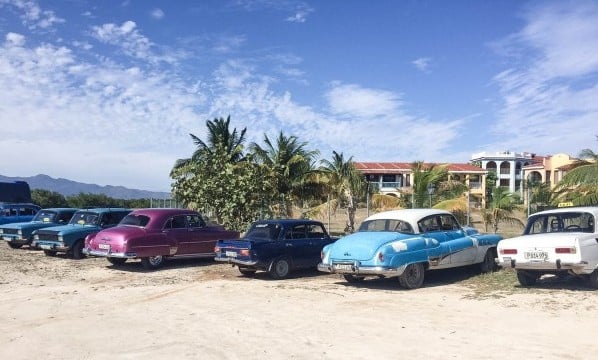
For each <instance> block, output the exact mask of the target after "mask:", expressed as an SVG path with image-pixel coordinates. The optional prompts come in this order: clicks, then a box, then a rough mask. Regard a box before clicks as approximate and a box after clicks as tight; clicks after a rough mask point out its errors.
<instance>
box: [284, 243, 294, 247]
mask: <svg viewBox="0 0 598 360" xmlns="http://www.w3.org/2000/svg"><path fill="white" fill-rule="evenodd" d="M285 246H286V247H292V246H293V244H289V243H286V244H285Z"/></svg>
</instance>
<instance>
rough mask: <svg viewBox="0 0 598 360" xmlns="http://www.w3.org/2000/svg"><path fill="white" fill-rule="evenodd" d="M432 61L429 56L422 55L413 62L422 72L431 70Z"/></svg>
mask: <svg viewBox="0 0 598 360" xmlns="http://www.w3.org/2000/svg"><path fill="white" fill-rule="evenodd" d="M430 61H432V59H431V58H429V57H421V58H419V59H415V60H413V61H412V62H411V63H412V64H413V65H415V67H416V68H417V70H419V71H422V72H429V71H430Z"/></svg>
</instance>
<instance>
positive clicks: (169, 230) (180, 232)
mask: <svg viewBox="0 0 598 360" xmlns="http://www.w3.org/2000/svg"><path fill="white" fill-rule="evenodd" d="M162 232H163V233H164V234H165V235H166V236H165V237H164V241H165V244H156V245H157V246H159V247H162V246H164V245H166V246H168V247H169V249H170V251H169V252H170V254H169V255H180V254H188V253H189V251H190V247H191V240H190V237H189V229H188V228H187V219H186V216H185V215H175V216H172V217H170V218H169V219H168V220H167V221H166V224H165V225H164V230H162Z"/></svg>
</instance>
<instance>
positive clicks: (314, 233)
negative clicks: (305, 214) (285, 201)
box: [307, 224, 326, 238]
mask: <svg viewBox="0 0 598 360" xmlns="http://www.w3.org/2000/svg"><path fill="white" fill-rule="evenodd" d="M325 236H326V232H325V231H324V229H323V228H322V227H321V226H320V225H313V224H312V225H307V237H308V238H323V237H325Z"/></svg>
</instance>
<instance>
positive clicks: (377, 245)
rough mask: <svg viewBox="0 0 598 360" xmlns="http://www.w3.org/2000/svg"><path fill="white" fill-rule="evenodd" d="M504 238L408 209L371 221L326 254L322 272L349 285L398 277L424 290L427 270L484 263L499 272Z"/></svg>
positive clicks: (444, 214)
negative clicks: (499, 250)
mask: <svg viewBox="0 0 598 360" xmlns="http://www.w3.org/2000/svg"><path fill="white" fill-rule="evenodd" d="M501 239H502V237H501V236H499V235H494V234H480V233H478V231H477V230H476V229H474V228H470V227H461V225H459V223H458V222H457V219H455V217H454V216H453V215H452V214H451V213H450V212H448V211H444V210H434V209H406V210H393V211H386V212H381V213H378V214H375V215H372V216H370V217H368V218H367V219H365V220H364V221H363V223H362V224H361V226H360V227H359V231H358V232H356V233H354V234H351V235H347V236H345V237H342V238H340V239H339V240H338V241H336V242H335V243H334V244H331V245H329V246H326V247H325V248H324V249H323V251H322V262H321V263H320V264H318V270H320V271H324V272H329V273H338V274H342V275H343V276H344V278H345V280H347V281H348V282H355V281H360V280H363V279H364V278H365V277H368V276H377V277H398V278H399V283H400V284H401V286H403V287H405V288H407V289H415V288H418V287H420V286H422V284H423V282H424V272H425V271H426V270H435V269H446V268H452V267H459V266H467V265H473V264H480V268H481V270H482V271H483V272H488V271H492V270H494V269H495V268H496V265H495V263H494V260H495V258H496V255H497V254H496V246H497V244H498V241H499V240H501Z"/></svg>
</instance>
